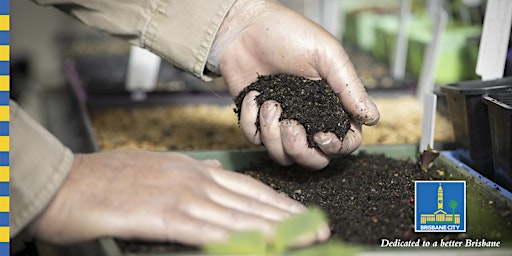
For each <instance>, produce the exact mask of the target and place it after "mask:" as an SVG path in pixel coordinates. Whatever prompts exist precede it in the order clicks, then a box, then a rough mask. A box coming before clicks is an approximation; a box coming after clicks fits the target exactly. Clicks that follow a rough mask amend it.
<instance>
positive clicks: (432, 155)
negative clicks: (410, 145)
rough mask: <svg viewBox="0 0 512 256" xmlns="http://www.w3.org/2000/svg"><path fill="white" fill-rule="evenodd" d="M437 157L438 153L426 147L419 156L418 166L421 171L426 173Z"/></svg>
mask: <svg viewBox="0 0 512 256" xmlns="http://www.w3.org/2000/svg"><path fill="white" fill-rule="evenodd" d="M437 157H439V151H437V150H435V149H433V148H431V147H430V144H429V145H428V146H427V150H423V152H421V153H420V156H419V158H420V159H419V163H418V164H419V165H420V167H421V170H423V171H427V170H428V169H430V168H431V167H432V166H433V165H434V160H436V158H437Z"/></svg>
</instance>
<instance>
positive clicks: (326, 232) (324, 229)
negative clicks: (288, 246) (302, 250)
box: [292, 223, 331, 247]
mask: <svg viewBox="0 0 512 256" xmlns="http://www.w3.org/2000/svg"><path fill="white" fill-rule="evenodd" d="M330 236H331V230H330V229H329V225H327V223H326V224H324V225H322V226H321V227H319V228H318V230H317V232H316V233H309V234H305V235H302V236H300V237H298V238H297V239H295V241H293V243H292V245H293V246H294V247H305V246H308V245H311V244H312V243H314V242H316V241H318V242H324V241H326V240H327V239H328V238H329V237H330Z"/></svg>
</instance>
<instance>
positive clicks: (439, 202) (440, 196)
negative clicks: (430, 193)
mask: <svg viewBox="0 0 512 256" xmlns="http://www.w3.org/2000/svg"><path fill="white" fill-rule="evenodd" d="M437 209H440V210H442V209H443V186H441V183H439V188H437Z"/></svg>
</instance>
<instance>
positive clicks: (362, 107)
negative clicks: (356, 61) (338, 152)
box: [318, 46, 379, 125]
mask: <svg viewBox="0 0 512 256" xmlns="http://www.w3.org/2000/svg"><path fill="white" fill-rule="evenodd" d="M333 49H335V50H330V49H329V50H325V51H324V52H326V53H325V54H324V56H323V57H325V55H327V56H328V58H324V60H320V61H319V62H318V63H319V65H320V67H319V68H318V69H319V73H320V75H321V76H322V77H324V78H326V79H327V82H328V83H329V84H330V85H331V86H332V88H333V90H334V91H335V92H336V93H337V94H338V95H339V96H340V98H341V100H342V104H343V107H344V108H345V109H346V110H347V111H348V112H349V113H351V114H352V116H353V117H354V118H355V119H356V120H357V121H358V122H361V123H364V124H366V125H374V124H376V123H377V122H378V120H379V110H378V109H377V106H376V105H375V104H374V103H373V101H371V100H370V98H369V97H368V94H367V93H366V89H365V88H364V85H363V83H362V82H361V79H359V76H358V74H357V72H356V70H355V68H354V65H353V64H352V62H350V59H349V57H348V55H347V53H346V52H345V50H344V49H343V47H341V46H339V47H333ZM336 49H337V50H336Z"/></svg>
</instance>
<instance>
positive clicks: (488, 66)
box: [476, 0, 512, 80]
mask: <svg viewBox="0 0 512 256" xmlns="http://www.w3.org/2000/svg"><path fill="white" fill-rule="evenodd" d="M511 22H512V1H510V0H488V1H487V9H486V10H485V17H484V25H483V30H482V38H481V39H480V49H479V50H478V61H477V64H476V73H477V74H478V75H480V76H481V77H482V80H493V79H499V78H502V77H503V72H504V70H505V61H506V58H507V48H508V41H509V37H510V26H511Z"/></svg>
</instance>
